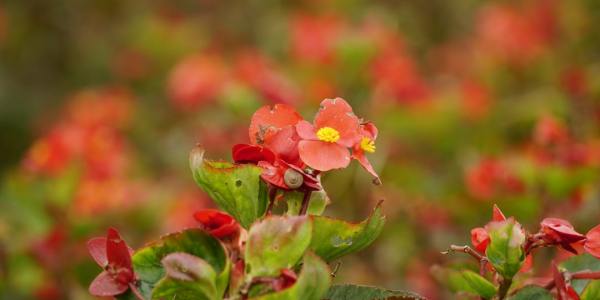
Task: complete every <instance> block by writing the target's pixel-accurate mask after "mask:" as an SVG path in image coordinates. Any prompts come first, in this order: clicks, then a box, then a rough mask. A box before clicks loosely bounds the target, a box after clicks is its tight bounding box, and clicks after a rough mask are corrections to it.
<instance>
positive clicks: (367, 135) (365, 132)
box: [352, 122, 379, 182]
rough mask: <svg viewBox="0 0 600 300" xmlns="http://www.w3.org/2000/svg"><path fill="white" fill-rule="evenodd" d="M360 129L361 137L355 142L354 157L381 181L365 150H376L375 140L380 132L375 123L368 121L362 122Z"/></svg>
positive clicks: (367, 151) (371, 151)
mask: <svg viewBox="0 0 600 300" xmlns="http://www.w3.org/2000/svg"><path fill="white" fill-rule="evenodd" d="M359 130H360V135H361V139H360V141H359V142H358V143H356V144H354V147H352V158H354V159H356V160H357V161H358V162H359V163H360V165H361V166H362V167H363V168H364V169H365V170H367V172H369V173H370V174H371V175H373V177H375V180H377V182H379V175H377V173H376V172H375V170H373V166H371V163H370V162H369V160H368V159H367V157H366V155H365V152H366V153H373V152H375V140H376V139H377V133H378V130H377V127H375V124H373V123H371V122H367V123H365V124H361V125H360V129H359Z"/></svg>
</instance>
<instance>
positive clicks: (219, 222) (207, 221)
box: [194, 209, 240, 240]
mask: <svg viewBox="0 0 600 300" xmlns="http://www.w3.org/2000/svg"><path fill="white" fill-rule="evenodd" d="M194 219H196V221H198V222H199V223H200V227H201V228H202V229H203V230H205V231H206V232H208V233H209V234H210V235H212V236H214V237H215V238H218V239H221V240H235V239H237V238H238V237H239V235H240V225H239V224H238V223H237V221H236V220H235V219H234V218H233V217H232V216H230V215H228V214H226V213H224V212H221V211H218V210H216V209H203V210H200V211H197V212H196V213H194Z"/></svg>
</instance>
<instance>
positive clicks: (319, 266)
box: [251, 252, 331, 300]
mask: <svg viewBox="0 0 600 300" xmlns="http://www.w3.org/2000/svg"><path fill="white" fill-rule="evenodd" d="M329 274H330V270H329V266H328V265H327V264H326V263H325V262H324V261H322V260H321V259H320V258H319V257H318V256H317V255H315V254H313V253H312V252H307V253H306V255H304V259H303V264H302V271H300V276H299V277H298V280H297V281H296V283H294V285H293V286H291V287H289V288H287V289H285V290H282V291H279V292H274V293H270V294H267V295H263V296H259V297H255V298H251V299H252V300H320V299H322V298H323V296H324V295H325V293H327V289H329V285H330V284H331V276H330V275H329Z"/></svg>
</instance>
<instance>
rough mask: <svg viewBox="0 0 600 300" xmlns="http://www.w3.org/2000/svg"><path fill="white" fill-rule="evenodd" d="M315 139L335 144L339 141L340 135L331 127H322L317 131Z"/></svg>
mask: <svg viewBox="0 0 600 300" xmlns="http://www.w3.org/2000/svg"><path fill="white" fill-rule="evenodd" d="M317 138H318V139H319V140H321V141H323V142H328V143H335V142H337V141H338V140H339V139H340V133H339V132H338V131H337V130H335V129H333V128H331V127H322V128H320V129H319V130H317Z"/></svg>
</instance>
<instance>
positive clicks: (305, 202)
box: [298, 191, 312, 216]
mask: <svg viewBox="0 0 600 300" xmlns="http://www.w3.org/2000/svg"><path fill="white" fill-rule="evenodd" d="M311 194H312V191H304V197H303V198H302V206H301V207H300V213H299V214H298V215H299V216H304V215H306V211H308V204H309V203H310V195H311Z"/></svg>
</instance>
